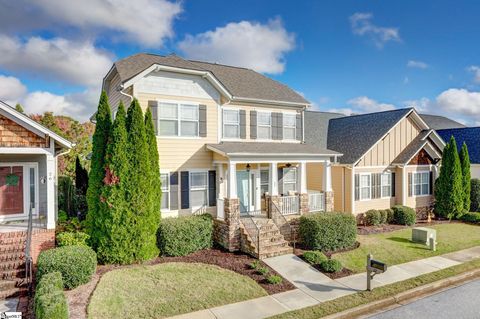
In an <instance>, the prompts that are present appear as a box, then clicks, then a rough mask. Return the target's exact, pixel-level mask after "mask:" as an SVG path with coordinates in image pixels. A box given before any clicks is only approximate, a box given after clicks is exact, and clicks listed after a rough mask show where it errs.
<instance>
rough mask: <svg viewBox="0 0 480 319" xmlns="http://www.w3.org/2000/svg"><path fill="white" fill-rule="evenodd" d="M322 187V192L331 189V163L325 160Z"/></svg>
mask: <svg viewBox="0 0 480 319" xmlns="http://www.w3.org/2000/svg"><path fill="white" fill-rule="evenodd" d="M322 186H323V189H322V191H324V192H331V191H332V163H331V162H330V161H325V162H324V163H323V185H322Z"/></svg>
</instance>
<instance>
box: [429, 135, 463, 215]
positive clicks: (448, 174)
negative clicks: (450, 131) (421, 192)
mask: <svg viewBox="0 0 480 319" xmlns="http://www.w3.org/2000/svg"><path fill="white" fill-rule="evenodd" d="M463 198H464V196H463V185H462V168H461V166H460V158H459V156H458V151H457V143H456V142H455V138H454V137H453V136H452V138H451V139H450V143H448V144H447V145H446V146H445V148H444V150H443V155H442V167H441V170H440V176H439V178H438V179H437V181H436V183H435V199H436V202H435V210H436V211H437V213H439V214H440V216H443V217H446V218H448V219H452V218H454V217H457V216H460V215H461V214H462V212H463Z"/></svg>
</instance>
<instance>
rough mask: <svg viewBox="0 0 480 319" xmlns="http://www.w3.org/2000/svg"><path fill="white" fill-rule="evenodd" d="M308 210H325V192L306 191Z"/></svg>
mask: <svg viewBox="0 0 480 319" xmlns="http://www.w3.org/2000/svg"><path fill="white" fill-rule="evenodd" d="M308 210H309V211H311V212H321V211H325V193H308Z"/></svg>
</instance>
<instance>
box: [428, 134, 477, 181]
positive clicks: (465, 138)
mask: <svg viewBox="0 0 480 319" xmlns="http://www.w3.org/2000/svg"><path fill="white" fill-rule="evenodd" d="M437 133H438V135H440V136H441V137H442V139H443V140H444V141H445V143H448V142H449V141H450V138H451V137H452V136H453V137H455V141H456V143H457V147H458V151H459V152H460V149H461V148H462V145H463V143H464V142H465V144H467V147H468V155H469V156H470V163H471V165H470V173H471V175H472V178H480V127H464V128H454V129H445V130H437Z"/></svg>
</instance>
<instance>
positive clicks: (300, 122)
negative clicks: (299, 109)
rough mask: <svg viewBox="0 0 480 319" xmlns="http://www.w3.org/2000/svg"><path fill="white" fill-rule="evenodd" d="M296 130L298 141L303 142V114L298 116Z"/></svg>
mask: <svg viewBox="0 0 480 319" xmlns="http://www.w3.org/2000/svg"><path fill="white" fill-rule="evenodd" d="M296 122H297V123H296V129H297V132H296V133H295V135H296V138H297V141H301V140H302V132H303V130H302V114H301V113H300V114H297V121H296Z"/></svg>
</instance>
